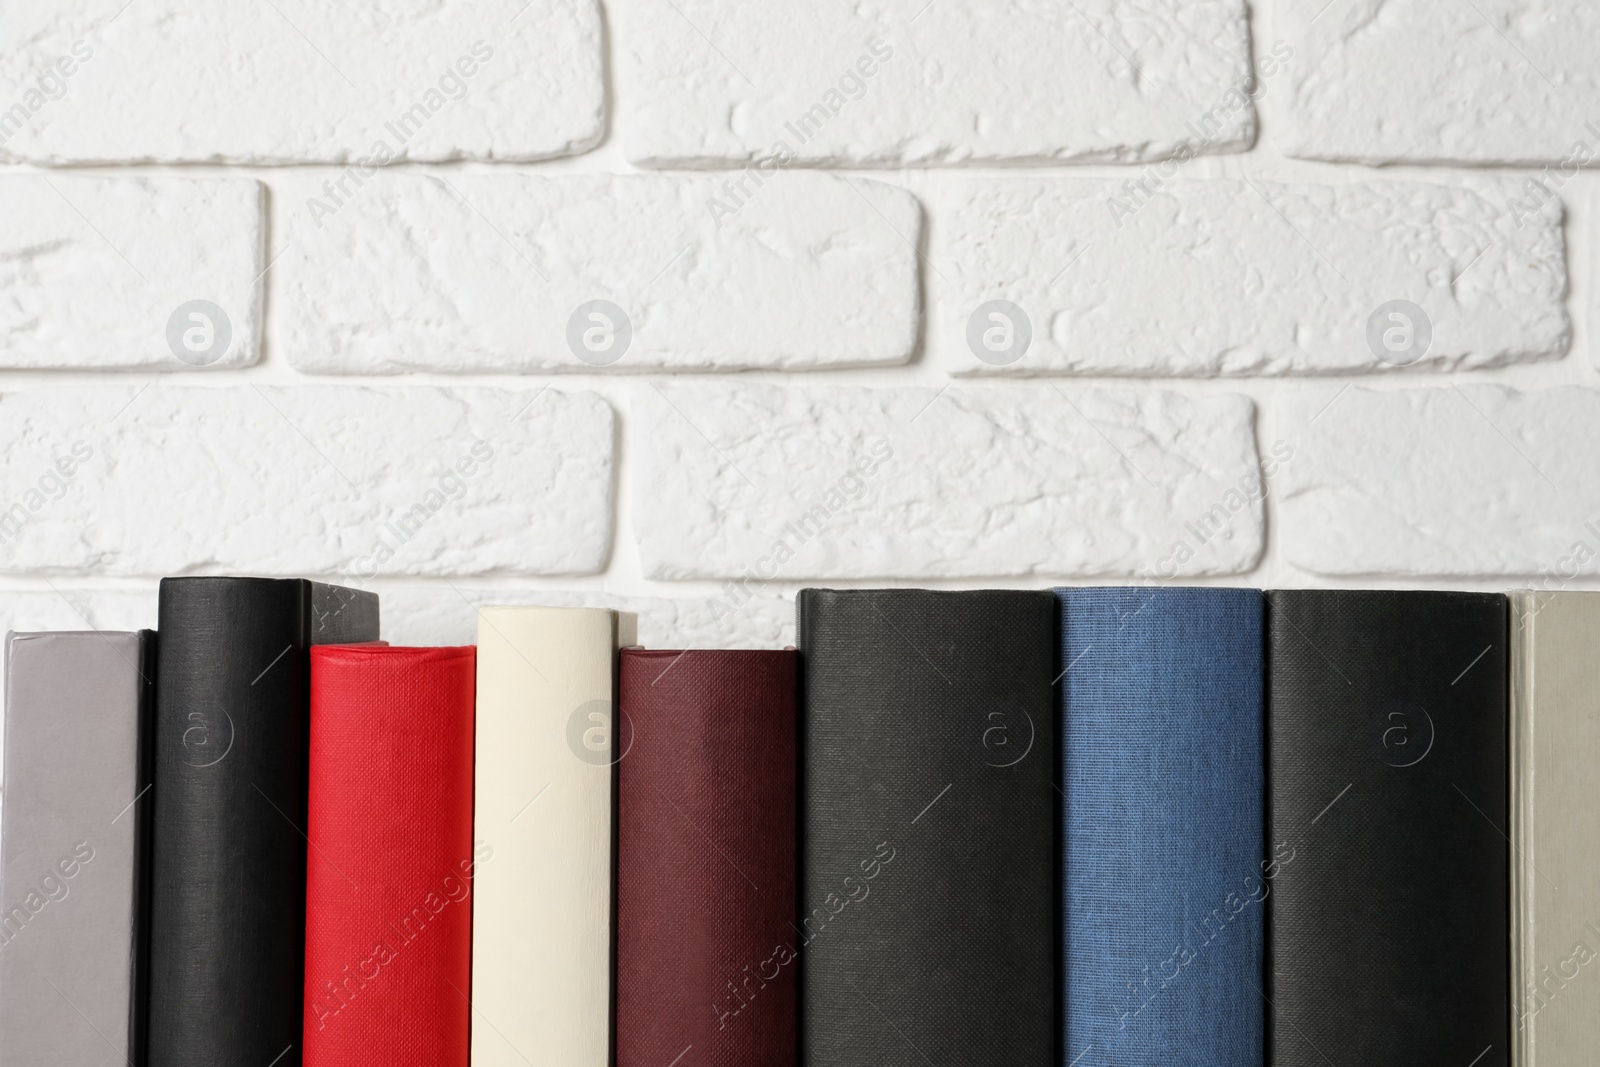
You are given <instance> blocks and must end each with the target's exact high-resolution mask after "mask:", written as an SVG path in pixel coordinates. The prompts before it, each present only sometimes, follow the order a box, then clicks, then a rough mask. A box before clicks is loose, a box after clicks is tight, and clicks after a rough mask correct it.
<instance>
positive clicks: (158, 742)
mask: <svg viewBox="0 0 1600 1067" xmlns="http://www.w3.org/2000/svg"><path fill="white" fill-rule="evenodd" d="M159 619H160V639H159V650H158V651H159V659H160V667H159V671H158V673H157V678H156V732H155V788H154V790H153V796H154V799H155V826H154V833H153V835H152V862H151V914H150V1035H149V1053H150V1062H151V1063H152V1064H161V1065H162V1067H216V1065H217V1064H225V1063H229V1064H231V1063H273V1062H274V1060H276V1063H275V1067H297V1065H298V1064H300V1063H301V1052H302V1048H301V1036H302V1031H303V1026H304V1004H305V1002H304V994H305V919H306V851H307V848H308V844H307V839H306V779H307V765H308V761H309V748H308V738H309V719H310V686H309V674H310V650H311V646H313V645H318V644H344V643H349V642H356V641H373V640H376V639H377V637H378V598H377V597H375V596H373V595H372V594H371V593H365V592H358V591H356V590H353V589H346V588H343V587H340V586H332V585H322V584H320V583H317V582H309V581H305V580H302V579H298V578H286V579H275V578H167V579H164V580H163V581H162V583H161V593H160V602H159Z"/></svg>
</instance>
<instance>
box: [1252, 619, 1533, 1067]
mask: <svg viewBox="0 0 1600 1067" xmlns="http://www.w3.org/2000/svg"><path fill="white" fill-rule="evenodd" d="M1266 597H1267V605H1268V606H1267V630H1268V643H1267V662H1268V669H1267V720H1268V738H1269V740H1268V773H1267V780H1268V783H1269V789H1270V795H1269V800H1268V808H1269V813H1268V826H1269V830H1268V844H1269V847H1270V848H1271V849H1273V850H1274V855H1275V856H1278V857H1281V867H1280V869H1279V870H1278V872H1277V875H1276V877H1275V878H1274V879H1273V883H1272V895H1271V896H1270V897H1269V898H1268V900H1267V921H1268V924H1269V925H1268V946H1269V950H1268V951H1269V956H1268V959H1269V963H1270V968H1269V979H1270V985H1269V987H1268V989H1267V990H1266V991H1265V992H1266V994H1267V996H1268V997H1270V998H1271V1008H1270V1009H1269V1011H1268V1048H1269V1053H1268V1055H1269V1062H1271V1063H1272V1064H1274V1065H1275V1067H1327V1064H1329V1063H1335V1064H1346V1063H1348V1064H1387V1063H1395V1064H1400V1063H1427V1064H1450V1063H1460V1064H1473V1065H1475V1067H1503V1065H1504V1064H1506V1063H1507V1062H1509V1056H1510V1050H1509V1048H1508V1044H1509V1041H1510V1037H1511V1025H1510V1022H1511V1019H1510V990H1511V975H1510V960H1509V947H1510V900H1509V893H1508V885H1509V881H1510V877H1511V863H1510V846H1509V844H1508V841H1507V836H1506V835H1507V834H1508V833H1509V831H1510V825H1509V819H1508V815H1509V811H1508V807H1509V805H1508V798H1507V793H1508V789H1509V782H1508V778H1507V771H1508V767H1507V740H1508V738H1507V732H1508V721H1507V664H1508V662H1509V649H1508V647H1507V646H1508V639H1509V633H1508V620H1507V605H1506V598H1505V597H1504V596H1500V595H1495V594H1487V593H1442V592H1388V591H1383V592H1364V591H1313V590H1295V591H1277V592H1271V593H1268V594H1266Z"/></svg>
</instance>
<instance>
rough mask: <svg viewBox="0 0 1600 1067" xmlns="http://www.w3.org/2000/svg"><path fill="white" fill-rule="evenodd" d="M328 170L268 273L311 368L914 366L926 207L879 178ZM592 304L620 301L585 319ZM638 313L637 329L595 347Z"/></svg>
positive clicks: (296, 360)
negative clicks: (368, 178)
mask: <svg viewBox="0 0 1600 1067" xmlns="http://www.w3.org/2000/svg"><path fill="white" fill-rule="evenodd" d="M315 181H316V179H314V178H313V179H310V180H306V181H303V182H301V183H299V184H291V183H289V182H285V183H283V190H282V195H281V199H280V203H281V205H282V206H281V209H280V210H281V211H283V212H285V213H286V214H287V215H288V220H287V227H286V229H287V233H288V243H287V246H286V248H285V250H284V252H283V257H282V259H281V261H280V262H279V264H278V266H277V267H275V268H274V269H273V278H274V286H275V288H274V295H273V309H274V312H273V313H274V336H275V337H280V338H282V339H283V340H282V343H283V344H284V346H285V347H286V349H287V354H288V357H289V360H290V361H291V362H292V363H293V364H294V365H295V366H297V367H299V368H300V369H302V370H307V371H313V372H322V373H360V374H389V373H397V372H402V371H409V370H438V371H559V370H575V371H593V370H595V369H596V368H597V367H598V366H606V367H609V368H610V369H612V370H617V371H628V370H640V369H650V368H657V369H660V368H666V369H673V370H693V369H733V368H742V367H769V368H789V369H804V368H809V367H823V366H850V365H855V364H868V363H901V362H904V361H905V360H907V359H909V358H910V355H911V352H912V350H913V348H914V346H915V344H916V338H917V330H918V321H919V318H918V316H919V290H918V282H917V254H916V243H917V241H918V240H919V232H920V231H919V226H920V209H919V207H918V205H917V203H916V201H915V200H914V199H913V198H912V197H911V195H910V194H908V193H906V192H905V191H904V190H901V189H897V188H895V187H892V186H888V185H884V184H882V183H879V182H872V181H862V180H855V179H850V180H845V179H840V178H835V177H832V176H828V175H820V174H804V173H783V172H776V171H775V172H773V173H772V174H771V175H770V176H768V177H766V178H763V179H760V180H757V179H754V178H749V177H745V176H724V177H719V178H667V177H659V176H655V175H649V176H636V177H610V176H605V175H584V176H571V177H554V178H544V177H533V176H529V175H517V174H505V175H478V174H472V175H467V174H463V175H455V176H446V175H440V176H437V177H432V176H421V175H400V174H393V173H388V174H383V175H380V176H379V177H378V178H377V180H376V183H375V184H374V185H372V186H370V187H361V188H357V187H355V186H354V185H352V184H349V183H347V184H346V186H345V188H344V190H340V189H337V188H334V189H332V190H323V189H321V188H319V187H317V186H316V185H313V184H312V183H313V182H315ZM741 181H742V182H743V183H744V186H743V193H741V192H740V191H739V189H737V188H736V187H735V183H738V182H741ZM344 194H348V195H344ZM328 211H332V214H329V213H327V212H328ZM375 277H381V278H382V279H383V284H381V285H378V284H374V283H373V279H374V278H375ZM594 300H608V301H611V302H612V303H613V304H614V305H616V306H617V307H619V308H620V309H621V311H622V314H621V315H620V316H619V315H618V314H617V312H616V311H615V310H609V309H608V310H604V311H602V312H600V313H601V314H603V315H604V316H605V319H604V320H603V321H602V320H591V319H589V318H588V315H589V313H590V312H588V311H583V312H580V310H579V309H580V305H584V304H586V303H587V302H589V301H594ZM624 321H626V322H627V323H629V324H630V326H631V335H630V336H627V337H625V335H624V333H623V331H622V330H621V329H613V330H612V331H611V332H609V333H601V334H592V335H589V341H590V344H589V345H588V346H586V345H585V343H584V333H585V331H586V330H587V329H589V328H590V327H592V326H595V325H600V326H602V327H603V326H604V325H605V324H606V323H609V324H610V325H611V326H612V327H619V326H620V324H621V323H622V322H624ZM580 352H581V353H582V354H583V356H582V358H580V355H579V354H578V353H580Z"/></svg>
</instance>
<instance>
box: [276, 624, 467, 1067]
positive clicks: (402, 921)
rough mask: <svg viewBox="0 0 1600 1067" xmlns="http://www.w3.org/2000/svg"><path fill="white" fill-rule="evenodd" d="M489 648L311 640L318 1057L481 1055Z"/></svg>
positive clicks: (310, 904)
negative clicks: (475, 954)
mask: <svg viewBox="0 0 1600 1067" xmlns="http://www.w3.org/2000/svg"><path fill="white" fill-rule="evenodd" d="M474 677H475V669H474V650H473V649H472V648H471V647H465V648H388V647H385V646H381V645H328V646H323V647H319V648H313V649H312V650H311V741H310V785H309V790H308V802H307V820H306V836H307V838H308V839H309V840H310V841H311V842H313V846H312V847H310V848H309V850H308V851H307V854H306V891H305V892H306V938H305V940H306V975H305V1004H306V1008H305V1056H304V1062H305V1065H306V1067H432V1065H434V1064H448V1063H456V1064H465V1063H466V1062H467V1053H468V1033H469V1025H470V1016H471V1006H470V1004H469V1001H468V997H469V996H470V995H471V991H470V989H469V986H470V982H471V951H472V934H471V931H472V902H471V899H470V898H471V893H472V882H473V875H474V873H475V870H476V857H475V856H474V854H473V848H472V737H473V687H474Z"/></svg>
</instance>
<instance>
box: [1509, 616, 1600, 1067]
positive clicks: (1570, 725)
mask: <svg viewBox="0 0 1600 1067" xmlns="http://www.w3.org/2000/svg"><path fill="white" fill-rule="evenodd" d="M1511 611H1512V625H1511V632H1512V657H1511V689H1512V708H1511V712H1512V720H1511V721H1512V727H1511V731H1512V740H1511V748H1512V756H1511V759H1512V766H1511V819H1512V831H1511V838H1512V845H1513V848H1512V861H1511V862H1512V873H1511V888H1512V898H1511V899H1512V924H1511V931H1512V950H1511V968H1512V975H1513V978H1512V1024H1511V1025H1512V1031H1511V1039H1512V1050H1513V1056H1512V1062H1513V1063H1514V1064H1516V1065H1518V1067H1592V1065H1593V1064H1595V1063H1596V1062H1600V1060H1597V1059H1596V1057H1597V1055H1600V1053H1597V1051H1596V1050H1600V593H1520V594H1517V595H1515V596H1514V597H1513V598H1512V607H1511Z"/></svg>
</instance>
